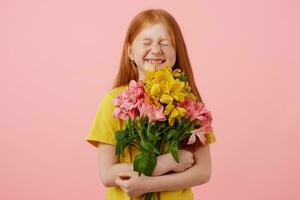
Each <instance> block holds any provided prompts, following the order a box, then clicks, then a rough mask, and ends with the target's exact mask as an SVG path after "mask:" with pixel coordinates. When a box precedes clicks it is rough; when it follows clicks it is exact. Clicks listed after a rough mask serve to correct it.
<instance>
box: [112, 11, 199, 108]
mask: <svg viewBox="0 0 300 200" xmlns="http://www.w3.org/2000/svg"><path fill="white" fill-rule="evenodd" d="M155 23H163V24H165V25H166V27H167V29H168V31H169V33H170V36H171V39H172V43H173V46H174V49H175V52H176V62H175V64H174V66H173V69H181V70H182V71H184V72H185V74H186V76H187V81H188V82H189V84H190V86H191V88H192V91H193V93H194V94H195V95H196V96H197V97H198V100H199V101H200V102H202V99H201V97H200V94H199V91H198V88H197V86H196V83H195V80H194V75H193V71H192V67H191V63H190V60H189V57H188V53H187V49H186V45H185V42H184V39H183V35H182V33H181V30H180V28H179V26H178V24H177V22H176V20H175V19H174V17H173V16H172V15H171V14H169V13H168V12H166V11H165V10H162V9H149V10H145V11H142V12H140V13H139V14H138V15H136V16H135V18H134V19H133V20H132V22H131V23H130V25H129V28H128V31H127V34H126V37H125V41H124V46H123V52H122V57H121V62H120V68H119V72H118V74H117V77H116V79H115V82H114V86H113V88H116V87H119V86H123V85H127V84H128V83H129V82H130V80H136V81H138V79H139V77H138V71H137V69H136V68H135V67H133V66H132V65H131V62H130V59H129V56H128V45H130V44H132V42H133V40H134V39H135V37H136V36H137V34H138V33H140V32H141V31H142V30H143V29H145V28H146V27H148V26H150V25H153V24H155ZM202 103H203V102H202Z"/></svg>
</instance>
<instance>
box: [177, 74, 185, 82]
mask: <svg viewBox="0 0 300 200" xmlns="http://www.w3.org/2000/svg"><path fill="white" fill-rule="evenodd" d="M178 78H179V80H180V81H186V76H185V74H184V72H181V73H180V75H179V77H178Z"/></svg>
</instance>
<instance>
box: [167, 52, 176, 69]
mask: <svg viewBox="0 0 300 200" xmlns="http://www.w3.org/2000/svg"><path fill="white" fill-rule="evenodd" d="M166 58H167V60H168V62H170V64H172V65H174V64H175V61H176V54H175V51H174V50H170V51H168V52H166Z"/></svg>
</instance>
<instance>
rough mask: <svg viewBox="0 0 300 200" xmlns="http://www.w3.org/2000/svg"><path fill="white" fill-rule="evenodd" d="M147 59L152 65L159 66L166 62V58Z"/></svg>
mask: <svg viewBox="0 0 300 200" xmlns="http://www.w3.org/2000/svg"><path fill="white" fill-rule="evenodd" d="M145 61H146V62H147V63H149V64H151V65H154V66H158V65H160V66H161V65H162V64H164V63H165V62H166V60H164V59H145Z"/></svg>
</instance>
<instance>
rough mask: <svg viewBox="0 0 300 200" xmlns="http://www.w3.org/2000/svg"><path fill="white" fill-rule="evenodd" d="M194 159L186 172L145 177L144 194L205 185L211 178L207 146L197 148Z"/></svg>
mask: <svg viewBox="0 0 300 200" xmlns="http://www.w3.org/2000/svg"><path fill="white" fill-rule="evenodd" d="M194 157H195V161H196V163H195V164H194V165H193V166H192V167H191V168H189V169H187V170H186V171H183V172H180V173H173V174H168V175H162V176H158V177H146V179H145V188H146V190H147V191H146V192H159V191H169V190H178V189H184V188H188V187H193V186H196V185H201V184H204V183H207V182H208V181H209V179H210V176H211V158H210V149H209V145H204V146H203V147H200V148H198V149H197V150H196V151H195V152H194ZM178 180H180V181H178Z"/></svg>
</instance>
